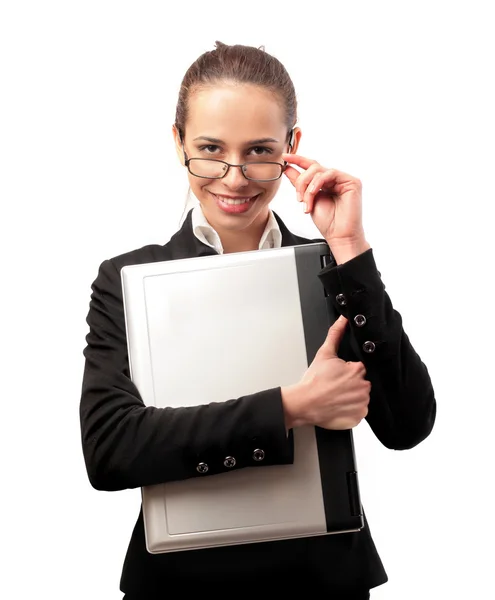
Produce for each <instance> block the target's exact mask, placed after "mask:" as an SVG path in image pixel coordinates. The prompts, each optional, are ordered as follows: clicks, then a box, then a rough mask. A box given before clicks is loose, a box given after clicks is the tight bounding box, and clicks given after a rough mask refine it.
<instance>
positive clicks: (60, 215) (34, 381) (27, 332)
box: [0, 0, 495, 600]
mask: <svg viewBox="0 0 495 600" xmlns="http://www.w3.org/2000/svg"><path fill="white" fill-rule="evenodd" d="M167 4H168V6H167ZM490 4H491V3H490V2H488V1H487V2H484V3H482V2H472V1H471V2H450V3H447V2H438V1H437V2H435V1H430V2H417V1H415V2H412V1H410V2H377V1H374V2H361V3H358V2H326V3H323V2H321V3H320V2H318V3H317V2H315V1H313V0H306V1H305V2H300V3H299V2H298V3H295V2H293V3H291V2H268V1H266V0H265V1H264V2H257V1H253V0H251V1H250V2H248V3H227V2H222V3H220V2H218V3H216V2H194V1H191V0H190V1H189V2H185V1H184V2H181V3H179V5H177V6H175V7H173V6H172V4H171V3H166V2H164V1H162V2H137V1H136V2H128V1H119V2H111V1H107V0H99V1H98V2H94V1H88V0H86V1H85V2H82V1H81V2H76V1H64V2H54V1H48V0H46V1H45V2H23V1H21V0H10V1H8V0H7V1H3V2H2V3H1V8H0V61H1V66H0V85H1V94H0V104H1V107H0V145H1V149H0V152H1V155H0V186H1V187H0V194H1V206H2V210H1V236H0V237H1V245H2V246H1V256H2V293H1V295H0V297H1V303H2V306H1V315H2V332H1V333H2V335H1V339H2V345H1V353H2V361H1V364H2V375H1V380H0V381H1V383H0V385H1V392H2V415H1V425H0V427H1V435H0V445H1V447H0V450H1V453H0V456H1V460H2V495H1V498H2V505H3V508H2V529H1V534H0V540H1V541H0V543H1V545H2V557H3V558H2V577H1V581H0V588H1V591H0V595H1V596H2V597H5V598H9V599H11V600H13V599H17V598H22V599H25V598H31V597H47V598H52V599H53V600H55V599H67V598H71V600H78V599H87V598H92V599H94V600H112V599H118V598H121V594H120V593H119V591H118V584H119V577H120V571H121V566H122V561H123V558H124V554H125V551H126V548H127V543H128V540H129V536H130V533H131V530H132V527H133V525H134V521H135V518H136V516H137V513H138V509H139V502H140V492H139V490H130V491H126V492H118V493H104V492H97V491H95V490H94V489H92V488H91V486H90V484H89V482H88V480H87V477H86V473H85V468H84V464H83V459H82V452H81V446H80V432H79V421H78V418H79V417H78V403H79V398H80V389H81V381H82V372H83V356H82V350H83V348H84V346H85V335H86V333H87V325H86V322H85V318H86V314H87V310H88V304H89V296H90V285H91V282H92V281H93V280H94V278H95V277H96V273H97V269H98V266H99V264H100V263H101V262H102V261H103V260H104V259H106V258H109V257H111V256H115V255H117V254H119V253H122V252H125V251H128V250H132V249H134V248H137V247H140V246H142V245H145V244H147V243H160V244H163V243H165V242H166V241H167V240H168V239H169V237H170V236H171V235H172V234H173V233H174V232H175V230H176V229H177V227H178V225H179V221H180V218H181V215H182V210H183V207H184V202H185V198H186V192H187V183H186V176H185V173H184V171H183V169H182V168H181V167H180V166H179V164H178V161H177V158H176V156H175V152H174V148H173V142H172V137H171V125H172V123H173V121H174V117H175V104H176V100H177V93H178V89H179V85H180V81H181V79H182V76H183V74H184V72H185V70H186V68H187V67H188V66H189V65H190V64H191V63H192V62H193V61H194V60H195V59H196V58H197V56H199V54H201V53H202V52H204V51H206V50H209V49H212V48H213V44H214V42H215V40H217V39H218V40H220V41H223V42H225V43H245V44H251V45H255V46H260V45H262V44H264V45H265V46H266V50H267V51H268V52H270V53H272V54H274V55H276V56H277V57H278V58H279V59H281V60H282V62H283V63H284V64H285V66H286V67H287V69H288V71H289V73H290V74H291V76H292V78H293V80H294V83H295V86H296V90H297V91H298V98H299V125H300V127H301V128H302V130H303V136H304V137H303V139H302V143H301V147H300V153H301V154H303V155H306V156H309V157H311V158H316V159H317V160H319V161H320V162H321V163H323V164H325V165H328V166H332V167H336V168H338V169H341V170H344V171H347V172H350V173H352V174H354V175H355V176H357V177H359V178H360V179H361V180H362V181H363V186H364V199H363V206H364V226H365V231H366V235H367V238H368V241H369V242H370V243H371V245H372V247H373V249H374V253H375V258H376V261H377V264H378V268H379V270H380V271H381V273H382V278H383V280H384V282H385V284H386V286H387V291H388V293H389V294H390V296H391V298H392V301H393V303H394V306H395V307H396V308H397V309H398V310H399V312H400V313H401V315H402V317H403V322H404V328H405V330H406V332H407V333H408V334H409V336H410V339H411V341H412V343H413V345H414V347H415V348H416V350H417V351H418V353H419V354H420V356H421V357H422V359H423V360H424V362H425V363H426V364H427V366H428V369H429V371H430V374H431V377H432V380H433V384H434V387H435V391H436V396H437V400H438V419H437V423H436V427H435V429H434V431H433V433H432V435H431V436H430V437H429V438H428V439H427V440H426V441H425V442H424V443H422V444H421V445H420V446H418V447H416V448H415V449H413V450H410V451H405V452H394V451H390V450H387V449H385V448H384V447H382V446H381V445H380V443H379V442H378V441H377V440H376V438H374V436H373V435H372V434H371V432H370V429H369V427H368V425H367V424H366V423H363V424H362V425H360V426H359V427H358V428H357V430H356V444H357V453H358V461H359V468H360V478H361V492H362V497H363V503H364V506H365V509H366V511H367V515H368V518H369V521H370V524H371V529H372V532H373V535H374V539H375V542H376V545H377V547H378V550H379V552H380V554H381V557H382V559H383V561H384V564H385V567H386V569H387V572H388V574H389V578H390V581H389V583H387V584H386V585H384V586H382V587H380V588H378V589H376V590H374V591H373V593H372V598H373V600H397V599H401V600H409V599H411V600H412V599H414V600H417V598H422V599H424V600H430V599H437V598H457V597H459V598H495V591H494V585H493V577H492V563H493V556H494V549H493V534H494V525H493V492H492V486H491V481H490V480H491V478H492V473H493V467H492V465H493V454H494V453H493V449H492V443H491V439H492V437H493V423H492V419H493V416H494V410H493V403H494V400H495V394H494V391H493V368H492V364H493V353H494V352H493V348H494V333H495V331H494V325H493V322H494V306H493V303H494V295H493V292H494V286H493V279H494V273H495V269H494V267H493V258H494V256H493V250H492V248H493V245H492V238H493V233H492V216H493V210H492V208H493V203H494V200H495V198H494V192H493V173H494V164H495V161H494V159H495V156H494V154H495V153H494V133H495V131H494V129H495V127H494V112H495V111H494V107H495V96H494V92H493V79H494V77H493V73H494V67H493V64H494V63H493V57H494V56H495V44H494V36H493V18H492V17H491V16H490V15H491V14H492V11H491V9H490ZM273 208H274V209H275V210H277V211H278V212H279V214H280V215H281V216H282V218H283V219H285V221H286V223H287V224H288V225H289V227H291V228H292V229H293V230H294V231H295V232H299V233H303V234H311V235H312V234H313V233H314V232H315V231H314V229H313V226H312V223H311V220H310V218H309V217H307V216H304V215H303V214H302V212H301V211H302V209H301V206H300V205H299V204H297V202H296V201H295V196H294V194H293V192H292V190H291V189H290V184H288V182H285V183H284V186H283V187H282V188H281V191H280V194H279V197H278V198H277V199H276V200H275V201H274V204H273ZM288 576H290V574H288Z"/></svg>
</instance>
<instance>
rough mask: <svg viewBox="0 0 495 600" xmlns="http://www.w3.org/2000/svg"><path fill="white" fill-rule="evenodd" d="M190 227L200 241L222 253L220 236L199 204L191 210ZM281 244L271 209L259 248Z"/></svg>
mask: <svg viewBox="0 0 495 600" xmlns="http://www.w3.org/2000/svg"><path fill="white" fill-rule="evenodd" d="M192 228H193V232H194V235H195V236H196V237H197V238H198V240H199V241H200V242H203V244H206V245H207V246H210V248H214V249H215V250H216V251H217V252H218V254H223V246H222V242H221V240H220V236H219V235H218V233H217V232H216V231H215V230H214V229H213V227H212V226H211V225H210V224H209V223H208V221H207V220H206V217H205V215H204V213H203V210H202V208H201V205H198V206H195V207H194V208H193V212H192ZM281 246H282V233H281V231H280V227H279V226H278V223H277V219H275V215H274V214H273V212H272V211H270V216H269V217H268V223H267V224H266V227H265V231H264V232H263V235H262V236H261V239H260V245H259V250H266V249H267V248H280V247H281Z"/></svg>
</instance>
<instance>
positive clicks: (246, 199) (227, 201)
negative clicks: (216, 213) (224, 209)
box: [218, 196, 251, 205]
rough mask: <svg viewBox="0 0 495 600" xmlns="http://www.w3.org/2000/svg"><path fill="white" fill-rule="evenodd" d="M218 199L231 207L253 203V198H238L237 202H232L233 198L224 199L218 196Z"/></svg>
mask: <svg viewBox="0 0 495 600" xmlns="http://www.w3.org/2000/svg"><path fill="white" fill-rule="evenodd" d="M218 198H220V200H221V201H222V202H224V203H225V204H230V205H234V204H244V203H245V202H250V201H251V198H238V199H236V200H232V199H231V198H224V197H223V196H218Z"/></svg>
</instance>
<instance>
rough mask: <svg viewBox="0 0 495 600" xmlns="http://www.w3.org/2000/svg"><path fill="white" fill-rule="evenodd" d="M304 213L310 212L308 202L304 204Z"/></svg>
mask: <svg viewBox="0 0 495 600" xmlns="http://www.w3.org/2000/svg"><path fill="white" fill-rule="evenodd" d="M304 212H305V213H307V212H308V203H307V202H305V203H304Z"/></svg>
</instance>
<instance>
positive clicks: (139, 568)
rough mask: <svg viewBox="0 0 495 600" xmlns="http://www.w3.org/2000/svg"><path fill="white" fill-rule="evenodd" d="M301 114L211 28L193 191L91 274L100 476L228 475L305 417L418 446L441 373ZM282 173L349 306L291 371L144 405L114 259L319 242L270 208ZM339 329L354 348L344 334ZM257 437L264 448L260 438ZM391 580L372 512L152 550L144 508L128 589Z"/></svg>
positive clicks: (90, 339)
mask: <svg viewBox="0 0 495 600" xmlns="http://www.w3.org/2000/svg"><path fill="white" fill-rule="evenodd" d="M296 122H297V105H296V96H295V91H294V86H293V85H292V81H291V79H290V77H289V75H288V73H287V71H286V70H285V68H284V66H283V65H282V64H281V63H280V62H279V61H278V60H277V59H276V58H275V57H273V56H270V55H269V54H268V53H266V52H265V51H264V50H262V49H257V48H253V47H249V46H240V45H236V46H226V45H224V44H220V43H218V42H217V45H216V49H215V50H212V51H211V52H206V53H205V54H203V55H202V56H200V57H199V58H198V60H197V61H196V62H195V63H194V64H193V65H191V67H190V68H189V69H188V71H187V72H186V74H185V77H184V79H183V82H182V85H181V89H180V93H179V100H178V104H177V112H176V119H175V123H174V125H173V136H174V140H175V147H176V150H177V155H178V157H179V160H180V161H181V163H182V164H183V165H184V167H185V168H186V169H187V171H185V172H187V176H188V179H189V184H190V186H191V189H192V191H193V192H194V194H195V196H196V198H197V199H198V200H199V206H196V207H195V208H194V209H193V210H191V211H190V212H189V213H188V215H187V218H186V220H185V222H184V224H183V226H182V228H181V229H180V231H179V232H177V233H176V234H175V235H174V236H173V237H172V239H171V240H170V241H169V242H168V243H167V244H165V245H163V246H159V245H149V246H145V247H143V248H140V249H137V250H133V251H131V252H128V253H126V254H123V255H120V256H117V257H114V258H112V259H110V260H106V261H104V262H103V263H102V264H101V266H100V270H99V273H98V277H97V279H96V280H95V281H94V283H93V293H92V296H91V303H90V310H89V314H88V317H87V322H88V324H89V327H90V331H89V334H88V335H87V338H86V340H87V346H86V348H85V350H84V355H85V358H86V364H85V371H84V380H83V389H82V397H81V409H80V414H81V428H82V441H83V451H84V457H85V461H86V467H87V471H88V476H89V479H90V481H91V483H92V485H93V486H94V487H95V488H97V489H101V490H122V489H127V488H136V487H143V486H150V485H155V484H161V483H165V482H171V481H179V480H183V479H187V478H191V477H210V476H211V475H212V474H215V469H214V468H211V469H210V468H209V467H208V465H207V464H206V463H205V462H202V461H201V462H199V464H198V460H197V457H198V456H212V457H217V458H218V457H221V460H220V461H219V462H218V460H217V458H215V461H216V462H218V464H220V465H224V467H225V468H224V467H223V466H220V467H219V469H220V471H221V472H222V476H227V477H228V476H229V475H228V473H229V472H231V471H233V470H236V469H242V468H245V467H249V466H251V465H252V463H251V462H249V461H248V460H244V461H243V460H242V457H244V456H249V457H251V456H253V448H252V443H253V439H256V440H260V439H263V440H265V441H264V444H265V447H268V448H270V452H269V453H268V455H269V457H268V458H267V459H266V460H264V462H263V463H262V464H261V465H260V466H261V468H264V465H265V464H266V465H270V464H271V465H275V464H287V463H288V462H289V463H290V462H291V460H293V459H291V456H293V454H292V450H293V449H292V447H291V444H292V436H290V435H287V433H288V431H289V430H290V429H292V428H295V427H301V426H317V427H320V428H324V429H328V430H332V429H333V430H337V429H350V428H353V427H355V426H356V425H357V424H358V423H360V422H361V421H362V420H363V419H365V418H366V420H367V421H368V423H369V425H370V427H371V429H372V431H373V432H374V434H375V435H376V437H377V438H378V439H379V440H380V441H381V442H382V443H383V444H384V445H385V446H386V447H387V448H393V449H407V448H412V447H413V446H415V445H417V444H419V443H420V442H421V441H422V440H423V439H425V438H426V437H427V436H428V435H429V433H430V431H431V429H432V427H433V424H434V420H435V410H436V402H435V398H434V393H433V387H432V384H431V381H430V377H429V374H428V371H427V369H426V366H425V365H424V364H423V362H422V361H421V359H420V357H419V356H418V354H417V353H416V352H415V350H414V348H413V347H412V345H411V343H410V341H409V338H408V336H407V335H406V334H405V332H404V330H403V328H402V319H401V315H400V314H399V313H398V312H397V311H396V310H395V309H394V307H393V306H392V302H391V300H390V298H389V296H388V294H387V293H386V292H385V286H384V284H383V282H382V281H381V278H380V274H379V272H378V271H377V268H376V264H375V261H374V257H373V252H372V249H371V246H370V245H369V244H368V242H367V240H366V237H365V234H364V230H363V226H362V220H361V215H362V209H361V184H360V181H359V180H358V179H356V178H355V177H353V176H351V175H348V174H346V173H343V172H341V171H337V170H335V169H328V168H326V167H323V166H322V165H321V164H320V163H319V162H317V161H316V160H313V159H310V158H307V157H303V156H299V155H297V149H298V147H299V142H300V139H301V130H300V129H299V127H297V126H296ZM283 176H285V177H287V178H288V180H289V181H290V182H291V183H292V184H293V186H294V188H295V191H296V194H295V198H297V200H298V201H299V202H302V203H304V207H305V211H306V212H307V213H309V214H310V215H311V217H312V219H313V221H314V224H315V225H316V227H317V228H318V230H319V231H320V233H321V235H322V238H324V240H326V242H327V243H328V245H329V246H330V249H331V260H330V263H329V264H328V265H327V266H325V267H324V268H323V269H322V271H321V272H320V274H319V278H320V280H321V282H322V284H323V286H324V288H325V290H326V292H327V295H328V297H329V299H331V301H332V302H333V304H334V308H335V310H336V311H337V312H339V313H340V315H341V317H340V318H339V319H338V320H337V322H336V323H335V324H334V325H333V326H332V327H331V328H330V330H329V332H328V338H327V340H326V341H325V343H324V344H323V345H322V347H321V348H320V350H319V352H318V353H317V355H316V357H315V359H314V361H313V362H312V363H311V365H310V366H309V368H308V369H307V371H306V373H305V374H304V376H303V377H302V378H301V380H300V381H299V382H297V383H296V384H294V385H291V386H285V387H284V386H280V387H278V388H276V389H272V390H261V391H259V392H257V393H255V394H251V395H248V396H244V397H242V398H237V399H233V400H232V401H231V402H224V401H223V399H220V400H222V401H219V402H216V403H211V404H208V405H207V406H202V398H198V399H197V402H196V403H194V402H191V404H196V405H194V406H191V407H189V408H188V409H178V408H159V409H157V408H155V407H147V406H145V405H144V403H143V401H142V398H141V397H140V395H139V392H138V390H137V389H136V387H135V386H134V385H133V382H132V380H131V378H130V374H129V363H128V355H127V340H126V330H125V320H124V312H123V301H122V290H121V281H120V269H121V268H122V267H123V266H125V265H131V264H137V263H149V262H156V261H164V260H174V259H184V258H194V257H199V256H205V255H215V254H222V253H226V252H239V251H248V250H258V249H265V248H279V247H281V246H296V245H303V244H311V243H314V242H321V241H322V240H309V239H305V238H301V237H298V236H296V235H294V234H292V233H291V232H290V231H289V230H288V229H287V227H286V226H285V225H284V223H283V221H282V220H281V219H280V217H279V216H278V215H276V214H275V213H273V211H272V210H271V209H270V203H271V201H272V200H273V198H274V197H275V195H276V193H277V191H278V189H279V187H280V182H281V178H282V177H283ZM241 301H242V299H241ZM241 301H240V302H241ZM344 334H345V335H347V336H348V337H349V344H347V347H348V348H352V351H351V350H346V351H345V352H344V351H340V350H339V343H340V341H341V340H342V338H343V336H344ZM260 343H262V340H260ZM215 350H216V348H215V341H214V340H212V352H215ZM222 350H223V351H224V350H225V349H222ZM229 376H231V374H229ZM257 448H261V446H257ZM232 449H235V452H236V456H237V457H238V458H237V459H236V460H233V459H232V456H233V455H232V454H231V452H232ZM254 452H255V453H263V455H262V458H261V459H260V460H263V459H264V450H260V449H256V450H254ZM256 460H258V459H256ZM208 462H209V459H208ZM215 464H216V463H215ZM216 473H217V474H218V469H217V472H216ZM213 481H214V480H213ZM385 581H387V575H386V573H385V570H384V568H383V565H382V563H381V560H380V558H379V556H378V553H377V551H376V549H375V546H374V543H373V540H372V537H371V533H370V530H369V527H368V523H367V520H366V517H364V528H363V529H362V530H361V531H359V532H354V533H346V534H340V535H329V536H321V537H313V538H300V539H292V540H284V541H277V542H264V543H255V544H243V545H238V546H233V547H228V548H213V549H206V550H195V551H181V552H171V553H167V554H162V555H152V554H150V553H148V552H147V549H146V543H145V530H144V523H143V515H142V512H141V513H140V514H139V517H138V520H137V522H136V526H135V529H134V532H133V535H132V538H131V542H130V545H129V549H128V552H127V557H126V560H125V564H124V569H123V573H122V579H121V590H122V591H123V592H125V594H126V596H125V597H126V598H128V599H129V600H130V599H132V598H134V599H138V598H139V600H148V599H153V598H163V597H164V596H165V594H166V592H167V591H168V590H170V589H174V587H175V586H181V589H183V590H185V591H187V592H190V593H195V592H199V591H201V592H203V593H207V594H208V593H209V592H212V593H213V594H215V595H216V596H218V594H220V595H222V592H229V594H230V595H232V596H235V595H237V594H241V596H242V593H243V592H244V593H245V594H248V593H249V594H253V595H256V596H257V597H260V596H261V597H262V596H263V595H265V594H269V593H270V592H271V591H272V590H273V591H276V592H278V593H279V594H282V593H283V594H286V593H287V594H293V592H294V586H295V585H296V586H297V585H299V584H301V585H304V586H305V589H306V590H309V592H310V593H311V594H320V593H321V594H323V593H324V594H326V595H327V597H331V598H338V599H344V598H347V599H350V598H354V599H356V600H357V599H364V598H369V590H370V588H373V587H376V586H378V585H381V584H383V583H384V582H385ZM186 595H187V594H186ZM223 595H225V596H227V594H225V593H224V594H223Z"/></svg>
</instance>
